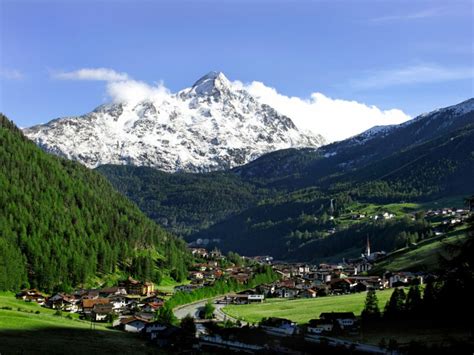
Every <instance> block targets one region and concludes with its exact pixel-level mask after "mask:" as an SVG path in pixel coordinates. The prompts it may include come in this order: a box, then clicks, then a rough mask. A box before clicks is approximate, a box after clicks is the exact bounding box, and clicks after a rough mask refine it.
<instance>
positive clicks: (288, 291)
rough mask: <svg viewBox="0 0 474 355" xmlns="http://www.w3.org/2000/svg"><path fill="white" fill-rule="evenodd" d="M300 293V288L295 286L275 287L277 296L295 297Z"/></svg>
mask: <svg viewBox="0 0 474 355" xmlns="http://www.w3.org/2000/svg"><path fill="white" fill-rule="evenodd" d="M298 293H299V290H298V289H297V288H294V287H287V286H279V287H277V288H276V289H275V296H276V297H281V298H294V297H296V296H297V295H298Z"/></svg>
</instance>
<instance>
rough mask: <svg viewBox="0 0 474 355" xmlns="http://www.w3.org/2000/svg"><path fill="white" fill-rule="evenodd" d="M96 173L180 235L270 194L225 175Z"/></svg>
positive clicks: (112, 169)
mask: <svg viewBox="0 0 474 355" xmlns="http://www.w3.org/2000/svg"><path fill="white" fill-rule="evenodd" d="M97 171H99V172H100V173H101V174H103V175H105V176H106V177H107V178H108V179H109V181H110V182H111V183H112V184H113V185H114V187H115V188H116V189H117V190H119V191H120V192H122V193H123V194H125V195H126V196H128V197H129V198H130V199H131V200H132V201H133V202H135V203H136V204H137V205H138V207H140V209H141V210H142V211H143V212H145V213H146V214H147V215H148V216H149V217H150V218H152V219H153V220H155V221H156V222H158V223H159V224H160V225H162V226H164V227H166V228H168V229H169V230H171V231H173V232H175V233H179V234H180V235H189V234H192V233H195V232H197V231H199V230H202V229H205V228H208V227H210V226H211V225H212V224H213V223H215V222H216V221H220V220H223V219H225V218H226V217H228V216H230V215H232V214H234V213H237V212H240V211H242V210H245V209H247V208H249V207H251V206H253V205H255V204H256V203H257V202H258V201H259V200H260V199H262V198H263V197H265V196H267V195H268V194H269V192H268V191H267V190H266V189H261V188H258V187H257V186H254V185H253V184H251V183H247V182H244V181H242V180H241V179H240V178H239V177H238V176H236V175H234V174H229V173H225V172H214V173H209V174H192V173H175V174H169V173H165V172H162V171H159V170H156V169H153V168H148V167H133V166H125V165H124V166H117V165H103V166H101V167H99V168H97Z"/></svg>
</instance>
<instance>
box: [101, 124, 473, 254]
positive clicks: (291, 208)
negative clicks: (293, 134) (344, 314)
mask: <svg viewBox="0 0 474 355" xmlns="http://www.w3.org/2000/svg"><path fill="white" fill-rule="evenodd" d="M462 117H465V115H464V116H462ZM463 122H465V121H463ZM455 126H456V127H458V125H455ZM428 137H431V135H428ZM426 139H427V140H426V141H424V140H423V141H422V142H420V143H419V144H412V145H410V146H407V147H406V148H404V149H401V150H397V151H394V152H392V154H390V155H388V156H384V157H383V158H380V159H376V160H375V161H373V162H370V163H364V164H365V165H364V164H363V165H361V166H359V167H357V168H352V169H340V171H339V172H337V173H332V174H329V175H325V176H321V174H320V173H318V172H317V169H316V168H315V167H320V168H321V169H322V170H324V169H330V170H331V169H334V170H337V164H339V160H337V161H334V160H332V159H331V158H326V157H324V156H322V155H321V153H320V152H318V151H316V152H315V151H314V150H311V149H305V150H285V151H279V152H274V153H271V154H268V155H265V156H263V157H261V158H259V159H257V160H256V161H254V162H252V163H250V164H248V165H245V166H242V167H239V168H237V169H234V170H233V171H230V172H226V173H224V172H222V173H219V174H217V175H208V174H202V175H201V174H200V175H197V174H175V175H170V174H165V173H160V172H157V171H154V170H152V169H140V168H133V167H117V166H106V167H103V168H101V169H100V171H101V172H102V173H104V174H105V175H106V176H107V177H108V178H109V179H110V180H111V181H112V183H113V184H114V185H115V186H116V187H117V188H119V189H120V190H121V191H122V192H124V193H125V194H126V195H128V196H130V198H132V199H134V200H135V201H136V202H137V204H138V205H139V206H140V207H141V208H143V210H144V211H145V212H146V213H147V214H148V215H149V216H150V217H152V218H154V219H156V220H157V221H160V222H161V221H173V223H175V224H174V226H173V224H171V225H169V224H168V227H170V226H171V227H172V228H174V230H176V231H178V232H182V231H183V230H185V231H186V233H183V235H185V236H186V239H187V240H188V241H193V240H196V239H198V238H201V239H209V240H215V239H217V240H219V242H218V243H216V245H217V246H218V247H220V248H222V249H224V250H234V251H237V252H239V253H241V254H245V255H257V254H271V255H273V256H275V257H278V258H285V259H292V260H302V259H305V260H321V259H324V258H328V257H331V256H334V255H336V256H337V255H344V256H351V255H352V256H354V255H358V254H360V252H361V251H362V250H363V247H364V245H365V241H366V238H367V236H368V235H370V236H371V238H372V239H373V243H374V246H375V247H377V248H378V249H384V250H387V251H390V250H393V249H396V248H398V247H400V246H401V245H404V244H406V243H407V235H411V236H410V237H408V239H409V240H408V242H416V241H419V240H421V239H423V238H424V237H425V234H426V233H427V231H426V229H427V228H426V226H423V223H422V222H418V221H411V220H410V219H403V218H401V217H403V215H404V214H405V213H408V212H414V211H415V210H416V208H415V207H412V208H411V209H408V210H406V211H403V212H400V211H399V213H396V215H397V218H396V219H395V220H391V221H378V222H377V223H374V222H373V221H367V220H361V221H355V222H357V223H352V222H354V221H352V222H351V223H348V222H347V221H346V220H344V218H346V219H347V218H349V219H350V215H351V211H354V213H357V211H358V209H359V207H360V206H361V205H364V204H365V205H374V206H377V208H378V209H379V211H380V212H384V211H390V208H388V207H385V206H387V205H390V204H395V205H398V206H400V208H399V210H400V209H402V208H403V206H404V204H405V203H407V202H413V203H416V204H420V203H424V202H428V201H435V200H439V199H442V198H446V197H452V196H469V195H472V193H473V192H474V190H473V185H472V181H473V178H474V125H473V124H466V125H464V126H463V127H461V128H458V129H457V130H454V131H453V130H451V129H448V130H446V132H445V133H444V134H442V132H438V134H437V135H436V138H433V139H429V138H426ZM380 144H381V143H380ZM331 164H335V165H334V166H333V167H330V165H331ZM328 171H329V170H328ZM331 200H333V207H334V211H333V213H331V211H330V201H331ZM150 201H153V203H152V204H150ZM459 201H460V202H461V203H462V197H460V198H459ZM164 206H166V208H163V207H164ZM183 208H186V210H187V211H189V214H190V215H193V216H196V220H195V221H194V222H191V223H190V224H188V223H189V221H190V220H189V218H188V219H186V218H187V217H186V216H187V215H186V214H180V213H179V211H181V210H182V209H183ZM158 211H159V212H158ZM158 213H159V217H158V218H157V216H158ZM331 214H332V217H333V218H334V219H333V220H331V219H330V217H331V216H330V215H331ZM343 214H345V215H346V216H345V217H343V220H341V219H340V218H339V216H341V215H343ZM200 218H201V219H202V221H203V222H204V223H200V222H199V219H200ZM176 225H179V228H176ZM333 229H334V230H333ZM402 233H405V235H404V236H403V235H402ZM400 235H402V236H400Z"/></svg>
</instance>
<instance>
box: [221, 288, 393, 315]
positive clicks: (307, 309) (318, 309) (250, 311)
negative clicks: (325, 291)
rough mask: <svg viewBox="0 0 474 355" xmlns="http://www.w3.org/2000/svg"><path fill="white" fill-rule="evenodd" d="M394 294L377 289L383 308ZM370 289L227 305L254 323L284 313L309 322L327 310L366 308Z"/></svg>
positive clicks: (227, 308) (357, 310) (355, 311)
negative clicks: (353, 292) (332, 294)
mask: <svg viewBox="0 0 474 355" xmlns="http://www.w3.org/2000/svg"><path fill="white" fill-rule="evenodd" d="M391 295H392V290H384V291H380V292H377V297H378V300H379V307H380V309H383V308H384V307H385V303H387V301H388V299H389V298H390V296H391ZM365 297H366V293H365V292H361V293H355V294H350V295H342V296H327V297H319V298H313V299H296V300H285V299H267V300H266V301H265V302H264V303H254V304H249V305H229V306H226V307H224V308H223V311H224V312H225V313H227V314H228V315H230V316H232V317H234V318H237V319H242V320H245V321H247V322H250V323H257V322H259V321H260V320H261V319H262V318H264V317H280V318H287V319H291V320H293V321H295V322H298V323H307V322H308V321H309V320H310V319H313V318H319V315H320V314H321V313H323V312H354V314H356V315H359V314H360V313H361V312H362V309H363V308H364V302H365Z"/></svg>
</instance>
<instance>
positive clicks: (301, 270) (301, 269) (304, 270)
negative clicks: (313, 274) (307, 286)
mask: <svg viewBox="0 0 474 355" xmlns="http://www.w3.org/2000/svg"><path fill="white" fill-rule="evenodd" d="M309 271H310V268H309V265H298V266H297V271H296V272H297V273H298V274H299V275H306V274H308V273H309Z"/></svg>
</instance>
